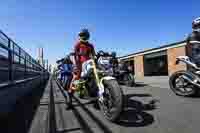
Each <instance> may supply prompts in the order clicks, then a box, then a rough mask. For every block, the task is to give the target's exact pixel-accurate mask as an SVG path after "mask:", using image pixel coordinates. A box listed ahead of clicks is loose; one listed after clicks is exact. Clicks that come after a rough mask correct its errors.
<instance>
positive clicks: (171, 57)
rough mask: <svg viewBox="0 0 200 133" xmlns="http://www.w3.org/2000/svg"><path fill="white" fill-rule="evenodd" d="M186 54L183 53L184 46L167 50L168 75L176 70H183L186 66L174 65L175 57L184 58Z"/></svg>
mask: <svg viewBox="0 0 200 133" xmlns="http://www.w3.org/2000/svg"><path fill="white" fill-rule="evenodd" d="M185 54H186V52H185V46H181V47H177V48H171V49H168V50H167V56H168V71H169V75H171V74H172V73H174V72H176V71H178V70H185V69H186V65H185V64H183V63H180V64H178V65H176V64H175V63H176V57H178V56H184V55H185Z"/></svg>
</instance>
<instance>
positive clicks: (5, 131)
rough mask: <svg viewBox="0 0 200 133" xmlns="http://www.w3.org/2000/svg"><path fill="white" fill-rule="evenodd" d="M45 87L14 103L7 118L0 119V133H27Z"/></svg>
mask: <svg viewBox="0 0 200 133" xmlns="http://www.w3.org/2000/svg"><path fill="white" fill-rule="evenodd" d="M45 86H46V83H45V84H44V85H42V87H41V89H35V90H34V89H33V90H34V91H33V92H30V93H29V94H27V95H26V96H24V97H22V98H21V99H20V100H19V101H16V105H15V107H13V108H14V110H13V111H12V112H10V113H9V115H8V116H5V117H3V118H0V131H1V132H2V133H11V132H19V133H27V132H28V131H29V129H30V126H31V123H32V120H33V118H34V115H35V113H36V110H37V108H38V106H39V104H40V99H41V97H42V94H43V93H44V88H45Z"/></svg>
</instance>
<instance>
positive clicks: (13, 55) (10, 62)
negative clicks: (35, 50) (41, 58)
mask: <svg viewBox="0 0 200 133" xmlns="http://www.w3.org/2000/svg"><path fill="white" fill-rule="evenodd" d="M44 73H47V71H46V70H45V69H44V68H43V67H42V66H41V65H40V64H39V63H38V62H37V61H36V60H35V59H33V58H32V57H31V56H30V55H29V54H28V53H27V52H25V51H24V50H23V49H22V48H21V47H19V45H17V44H16V43H15V42H14V41H13V40H12V39H10V38H9V37H8V36H7V35H6V34H4V33H3V32H2V31H1V30H0V84H1V83H5V82H12V81H16V80H22V79H27V78H30V77H34V76H39V75H41V74H44Z"/></svg>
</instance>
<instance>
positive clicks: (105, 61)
mask: <svg viewBox="0 0 200 133" xmlns="http://www.w3.org/2000/svg"><path fill="white" fill-rule="evenodd" d="M98 64H101V65H109V64H110V62H109V59H103V57H100V58H99V60H98Z"/></svg>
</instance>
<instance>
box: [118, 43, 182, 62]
mask: <svg viewBox="0 0 200 133" xmlns="http://www.w3.org/2000/svg"><path fill="white" fill-rule="evenodd" d="M185 42H186V40H183V41H179V42H176V43H171V44H167V45H163V46H160V47H156V48H151V49H147V50H143V51H139V52H135V53H133V54H128V55H124V56H121V57H118V58H119V59H123V58H127V57H129V56H130V57H131V56H134V55H138V54H142V53H146V52H150V51H154V50H158V49H164V48H166V49H167V48H168V47H173V46H175V45H178V44H183V43H185Z"/></svg>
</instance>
